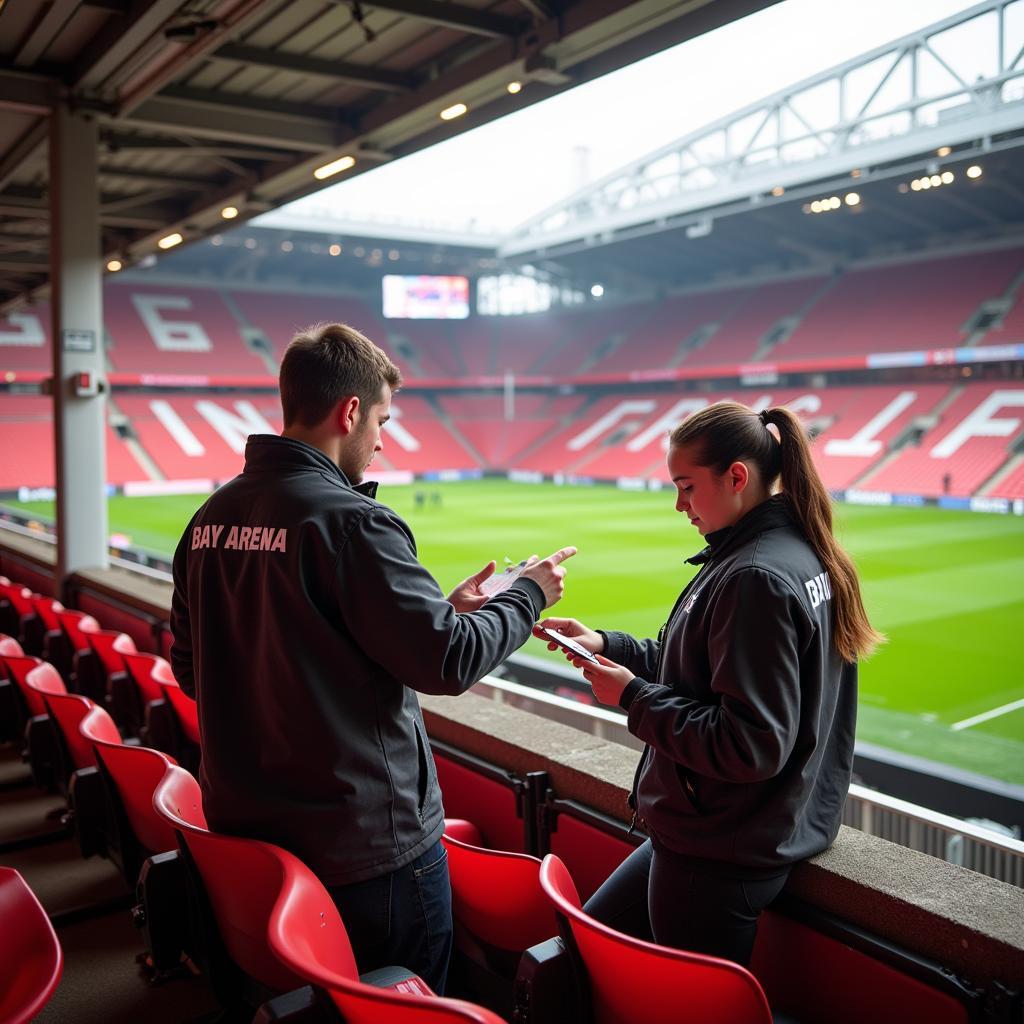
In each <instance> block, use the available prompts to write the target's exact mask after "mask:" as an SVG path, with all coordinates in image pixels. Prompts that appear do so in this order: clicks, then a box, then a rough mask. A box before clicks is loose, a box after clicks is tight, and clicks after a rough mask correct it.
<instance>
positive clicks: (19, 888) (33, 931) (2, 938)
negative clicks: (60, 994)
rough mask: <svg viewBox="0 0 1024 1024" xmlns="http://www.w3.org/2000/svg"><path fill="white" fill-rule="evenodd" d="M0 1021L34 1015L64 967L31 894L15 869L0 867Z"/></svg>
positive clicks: (13, 1022)
mask: <svg viewBox="0 0 1024 1024" xmlns="http://www.w3.org/2000/svg"><path fill="white" fill-rule="evenodd" d="M0 923H2V925H3V927H0V1021H3V1024H23V1022H27V1021H30V1020H34V1019H35V1018H36V1017H37V1016H38V1015H39V1013H41V1012H42V1009H43V1007H44V1006H46V1004H47V1002H49V1000H50V996H52V995H53V993H54V990H55V989H56V988H57V983H58V982H59V981H60V976H61V971H62V970H63V968H64V954H63V952H62V951H61V948H60V942H59V941H58V940H57V933H56V932H55V931H54V930H53V925H52V924H50V919H49V917H47V915H46V911H45V910H44V909H43V907H42V905H41V904H40V902H39V900H38V899H37V898H36V895H35V893H33V892H32V890H31V889H30V888H29V887H28V885H27V884H26V883H25V880H24V879H23V878H22V877H21V875H20V874H18V872H17V871H15V870H14V868H7V867H0Z"/></svg>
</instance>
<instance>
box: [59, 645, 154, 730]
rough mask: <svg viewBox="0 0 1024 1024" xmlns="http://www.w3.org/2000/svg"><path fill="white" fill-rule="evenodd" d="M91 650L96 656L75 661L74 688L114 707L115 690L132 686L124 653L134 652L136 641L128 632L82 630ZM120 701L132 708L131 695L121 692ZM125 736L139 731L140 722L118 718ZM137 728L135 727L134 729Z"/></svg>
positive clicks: (127, 707)
mask: <svg viewBox="0 0 1024 1024" xmlns="http://www.w3.org/2000/svg"><path fill="white" fill-rule="evenodd" d="M82 636H83V637H84V638H85V641H86V644H87V645H88V648H89V650H90V651H91V652H92V654H93V657H91V658H87V657H83V656H79V657H78V659H77V663H76V685H75V691H76V692H77V693H80V694H82V695H83V696H85V697H88V698H89V699H90V700H94V701H96V703H97V704H102V705H104V706H105V707H110V708H111V709H113V692H114V690H115V689H120V690H123V689H124V687H125V686H132V683H131V681H130V680H129V679H128V678H127V669H126V668H125V664H124V653H125V652H127V653H129V654H134V653H135V641H134V640H133V639H132V638H131V637H130V636H129V635H128V634H127V633H121V632H119V631H118V630H116V629H96V630H89V631H83V633H82ZM119 700H120V702H121V703H122V704H124V705H126V709H125V710H126V711H130V709H131V703H130V698H129V699H127V700H126V699H125V697H124V696H123V694H122V693H119ZM118 722H119V724H120V726H121V728H122V729H123V730H124V732H125V735H126V736H135V735H137V734H138V731H139V726H140V725H141V724H142V723H141V721H132V722H122V721H120V720H118ZM133 727H134V728H133Z"/></svg>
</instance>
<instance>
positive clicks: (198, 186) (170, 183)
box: [97, 164, 221, 192]
mask: <svg viewBox="0 0 1024 1024" xmlns="http://www.w3.org/2000/svg"><path fill="white" fill-rule="evenodd" d="M97 174H98V175H99V177H101V178H125V179H126V180H128V181H138V182H143V183H144V184H146V185H157V186H164V187H166V188H180V189H184V190H185V191H186V192H207V191H209V190H210V189H215V188H219V187H220V186H221V182H219V181H217V180H215V179H214V178H189V177H187V176H184V175H181V174H172V173H168V174H160V173H159V172H157V171H144V170H139V169H138V168H134V167H112V166H110V164H103V165H101V166H100V168H99V170H98V171H97Z"/></svg>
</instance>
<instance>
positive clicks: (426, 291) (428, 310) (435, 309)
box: [383, 274, 469, 320]
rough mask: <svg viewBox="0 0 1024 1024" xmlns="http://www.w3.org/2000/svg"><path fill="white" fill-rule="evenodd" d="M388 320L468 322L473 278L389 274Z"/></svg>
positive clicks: (385, 284)
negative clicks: (470, 281) (470, 283)
mask: <svg viewBox="0 0 1024 1024" xmlns="http://www.w3.org/2000/svg"><path fill="white" fill-rule="evenodd" d="M383 287H384V316H385V317H388V318H389V319H395V320H403V319H404V320H465V319H466V317H468V316H469V278H468V277H439V276H435V275H430V274H418V275H405V274H385V275H384V280H383Z"/></svg>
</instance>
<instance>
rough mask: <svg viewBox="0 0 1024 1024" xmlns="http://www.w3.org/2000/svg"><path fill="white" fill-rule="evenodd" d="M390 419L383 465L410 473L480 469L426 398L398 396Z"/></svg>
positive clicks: (386, 431)
mask: <svg viewBox="0 0 1024 1024" xmlns="http://www.w3.org/2000/svg"><path fill="white" fill-rule="evenodd" d="M391 417H392V418H391V421H390V422H389V423H388V425H387V426H386V427H385V431H384V451H383V453H382V454H383V462H384V463H386V464H388V465H391V466H393V467H394V468H395V469H398V470H410V471H411V472H413V473H426V472H430V471H432V470H441V469H479V468H480V462H479V460H478V459H477V458H476V457H475V456H474V455H472V454H471V453H470V452H469V451H468V450H467V449H466V447H465V446H464V445H463V444H462V443H461V442H460V441H459V440H458V439H457V438H456V437H455V436H454V435H453V434H452V432H451V431H450V430H449V429H448V427H447V425H446V424H445V422H444V420H443V419H442V418H441V417H439V416H438V414H437V411H436V410H435V408H434V407H433V406H432V405H431V404H430V402H429V401H427V399H425V398H421V397H419V396H418V395H411V394H399V395H398V397H397V398H396V399H395V401H394V403H393V404H392V407H391ZM378 458H380V457H379V456H378ZM371 475H372V472H371Z"/></svg>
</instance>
